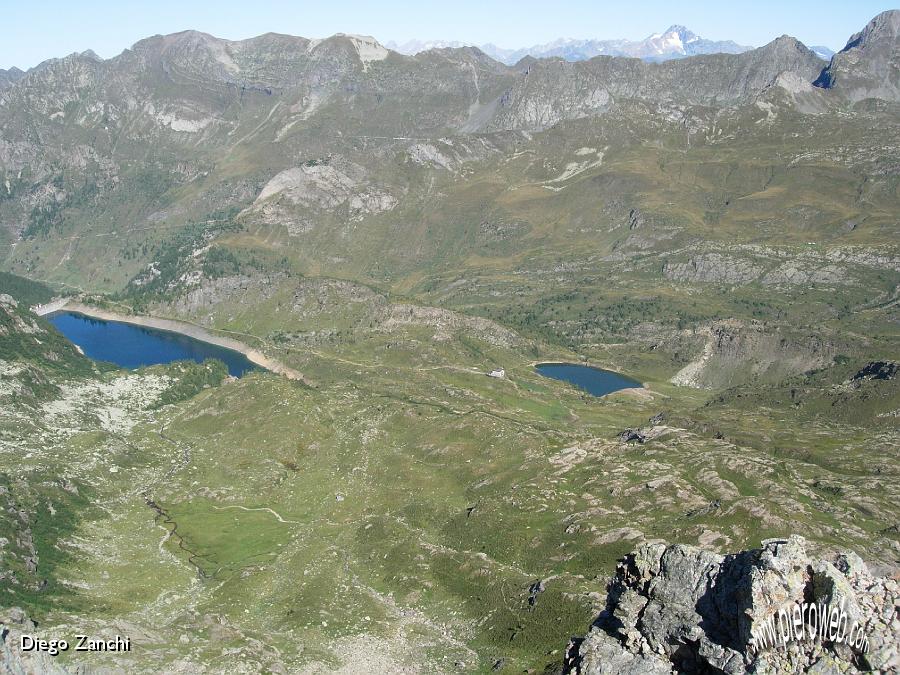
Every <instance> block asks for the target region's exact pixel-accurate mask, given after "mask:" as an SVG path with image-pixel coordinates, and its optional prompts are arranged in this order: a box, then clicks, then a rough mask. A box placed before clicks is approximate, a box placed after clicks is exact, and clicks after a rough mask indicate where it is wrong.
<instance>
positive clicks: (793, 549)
mask: <svg viewBox="0 0 900 675" xmlns="http://www.w3.org/2000/svg"><path fill="white" fill-rule="evenodd" d="M804 603H806V606H807V607H808V606H809V605H811V604H815V605H816V606H822V605H827V606H828V607H829V608H831V607H834V608H837V609H838V610H841V609H842V610H843V612H844V613H845V615H846V628H845V629H844V631H845V632H844V636H845V639H844V640H843V641H840V640H838V639H836V638H835V639H829V637H830V636H829V635H826V637H825V638H824V639H822V638H820V637H819V636H818V635H817V636H816V637H814V638H813V637H810V635H809V634H808V633H809V625H810V624H811V623H812V622H811V621H809V622H805V623H807V627H806V634H805V635H804V637H802V638H801V637H799V635H798V633H799V630H798V629H797V628H794V629H793V631H794V633H795V637H794V638H793V639H790V640H787V641H786V643H785V644H782V643H781V642H780V636H781V634H782V633H780V632H779V631H782V630H783V628H782V627H781V626H779V625H778V621H779V611H780V610H785V612H787V615H786V616H788V617H790V616H792V610H793V608H794V607H803V606H804ZM803 616H804V617H807V615H803ZM770 621H772V623H770ZM854 624H855V625H856V626H857V627H858V628H859V630H861V631H862V633H861V634H862V635H864V636H865V637H866V638H867V639H868V644H867V645H864V646H863V645H861V646H860V647H856V646H851V645H849V644H848V643H847V636H848V634H849V633H850V631H851V630H852V626H853V625H854ZM769 625H775V627H776V628H775V633H774V641H769V642H768V643H767V644H764V642H765V641H766V640H767V639H768V638H766V637H761V636H764V635H769V634H768V633H767V628H766V627H767V626H769ZM826 628H829V626H826ZM838 630H840V629H838ZM898 630H900V584H898V581H897V579H896V578H884V577H874V576H873V575H872V574H871V573H870V572H869V570H868V569H867V568H866V566H865V564H864V563H863V562H862V560H860V558H859V557H858V556H856V555H855V554H853V553H843V554H840V555H838V556H837V557H836V558H835V559H834V560H817V559H814V558H811V557H809V556H808V555H807V552H806V542H805V540H804V539H803V538H802V537H798V536H792V537H791V538H790V539H788V540H770V541H766V542H763V547H762V548H761V549H755V550H749V551H742V552H739V553H737V554H730V555H720V554H717V553H711V552H709V551H704V550H702V549H699V548H696V547H693V546H682V545H674V546H666V545H664V544H645V545H643V546H641V547H640V548H639V549H638V550H636V551H635V552H634V553H631V554H630V555H628V556H626V557H625V559H624V560H623V561H622V562H621V563H620V564H619V566H618V569H617V570H616V576H615V577H614V578H613V579H612V581H611V582H610V584H609V586H608V596H607V605H606V610H605V611H604V612H603V613H602V614H601V615H600V617H599V618H598V619H597V621H596V622H595V624H594V626H593V627H592V628H591V630H590V632H589V633H588V635H587V636H586V637H585V638H584V639H582V640H580V641H579V640H576V641H573V642H572V643H570V646H569V652H568V656H567V672H574V673H581V674H584V675H589V674H591V675H593V674H598V673H675V672H677V673H708V672H721V673H729V674H733V675H739V674H742V673H776V672H780V673H783V672H820V673H847V672H856V671H857V670H860V669H863V670H874V671H877V672H883V673H896V672H900V652H898V647H897V639H896V638H897V634H898ZM859 634H860V633H859V631H857V632H856V633H854V635H859Z"/></svg>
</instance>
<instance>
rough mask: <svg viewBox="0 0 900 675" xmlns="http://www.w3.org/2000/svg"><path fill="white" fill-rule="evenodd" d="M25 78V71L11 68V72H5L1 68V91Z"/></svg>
mask: <svg viewBox="0 0 900 675" xmlns="http://www.w3.org/2000/svg"><path fill="white" fill-rule="evenodd" d="M24 76H25V71H23V70H19V69H18V68H16V67H15V66H13V67H12V68H10V69H9V70H3V69H2V68H0V91H2V90H3V89H6V88H7V87H8V86H10V85H12V84H15V83H16V82H18V81H19V80H21V79H22V78H23V77H24Z"/></svg>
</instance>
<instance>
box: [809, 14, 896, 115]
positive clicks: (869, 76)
mask: <svg viewBox="0 0 900 675" xmlns="http://www.w3.org/2000/svg"><path fill="white" fill-rule="evenodd" d="M898 64H900V10H897V9H893V10H890V11H887V12H882V13H881V14H879V15H878V16H876V17H875V18H874V19H872V20H871V21H870V22H869V24H868V25H867V26H866V27H865V28H864V29H863V30H861V31H860V32H859V33H856V34H855V35H853V36H852V37H851V38H850V41H849V42H847V46H846V47H844V48H843V49H842V50H841V51H839V52H838V53H837V54H835V55H834V57H833V58H832V59H831V65H829V66H828V68H826V69H825V71H824V72H823V73H822V75H821V77H820V78H819V79H818V80H817V81H816V84H817V85H819V86H821V87H824V88H827V89H834V90H835V91H837V92H840V93H841V94H842V95H843V96H844V97H845V98H847V99H849V100H850V101H853V102H855V101H861V100H863V99H866V98H880V99H884V100H887V101H900V69H898Z"/></svg>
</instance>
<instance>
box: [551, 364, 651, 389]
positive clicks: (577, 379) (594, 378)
mask: <svg viewBox="0 0 900 675" xmlns="http://www.w3.org/2000/svg"><path fill="white" fill-rule="evenodd" d="M535 370H537V371H538V373H540V374H541V375H543V376H544V377H552V378H553V379H554V380H563V381H564V382H568V383H570V384H574V385H575V386H576V387H579V388H581V389H584V390H585V391H586V392H588V393H589V394H593V395H594V396H605V395H606V394H610V393H612V392H614V391H619V390H620V389H630V388H631V387H641V386H643V385H641V383H640V382H638V381H637V380H632V379H631V378H630V377H625V376H624V375H619V374H618V373H614V372H612V371H611V370H602V369H600V368H592V367H591V366H582V365H580V364H577V363H539V364H538V365H536V366H535Z"/></svg>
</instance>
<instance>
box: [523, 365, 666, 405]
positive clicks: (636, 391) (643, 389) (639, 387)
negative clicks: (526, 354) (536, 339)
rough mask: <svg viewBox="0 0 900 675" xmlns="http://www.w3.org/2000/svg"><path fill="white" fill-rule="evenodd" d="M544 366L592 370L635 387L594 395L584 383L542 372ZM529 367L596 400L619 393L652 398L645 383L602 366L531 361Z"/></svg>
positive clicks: (620, 388)
mask: <svg viewBox="0 0 900 675" xmlns="http://www.w3.org/2000/svg"><path fill="white" fill-rule="evenodd" d="M544 366H550V367H553V366H561V367H565V368H572V369H575V370H578V369H584V370H593V371H597V372H598V373H600V374H602V375H603V376H612V377H613V378H616V379H618V380H620V381H623V382H629V383H631V382H633V383H634V384H635V385H636V386H630V387H619V388H615V389H612V390H611V391H607V392H605V393H594V392H593V391H591V390H590V388H587V387H586V386H585V384H584V383H581V382H576V381H574V380H572V379H570V378H569V377H565V376H561V375H558V374H557V375H551V374H549V373H548V372H545V371H542V367H544ZM531 367H532V368H533V369H534V370H535V372H537V373H538V374H539V375H541V376H542V377H549V378H550V379H554V380H558V381H562V382H567V383H569V384H570V385H573V386H575V387H578V388H579V389H582V390H585V391H587V392H588V393H589V394H590V395H591V396H595V397H597V398H603V397H605V396H609V395H611V394H619V393H625V394H632V395H636V396H638V397H639V398H652V394H651V393H650V390H649V388H648V387H647V385H646V384H645V383H643V382H639V381H638V380H635V379H634V378H632V377H629V376H628V375H623V374H622V373H619V372H617V371H615V370H609V369H608V368H604V367H602V366H596V365H593V364H590V363H585V362H578V363H576V362H572V361H533V362H532V363H531Z"/></svg>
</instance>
